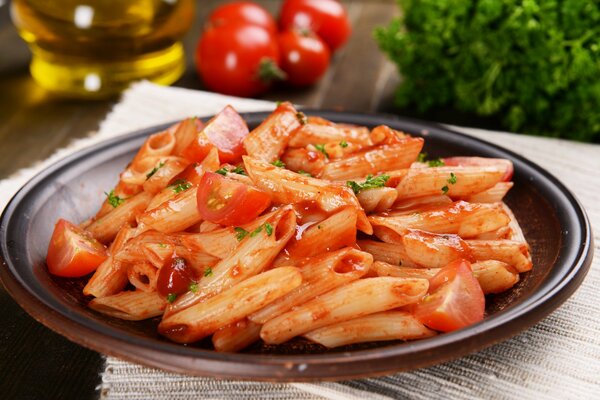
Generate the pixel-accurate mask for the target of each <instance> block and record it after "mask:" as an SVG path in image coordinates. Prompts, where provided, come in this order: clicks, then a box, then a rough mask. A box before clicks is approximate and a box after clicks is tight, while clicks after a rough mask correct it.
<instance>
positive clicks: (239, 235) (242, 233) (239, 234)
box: [233, 226, 250, 241]
mask: <svg viewBox="0 0 600 400" xmlns="http://www.w3.org/2000/svg"><path fill="white" fill-rule="evenodd" d="M233 230H234V231H235V238H236V239H237V240H238V241H241V240H242V239H243V238H245V237H246V235H247V234H249V233H250V232H248V231H247V230H245V229H244V228H240V227H239V226H236V227H235V228H233Z"/></svg>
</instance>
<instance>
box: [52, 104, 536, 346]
mask: <svg viewBox="0 0 600 400" xmlns="http://www.w3.org/2000/svg"><path fill="white" fill-rule="evenodd" d="M423 143H424V139H423V138H420V137H415V136H411V135H409V134H407V133H404V132H399V131H396V130H394V129H392V128H390V127H387V126H378V127H373V128H368V127H362V126H353V125H348V124H336V123H333V122H330V121H327V120H325V119H323V118H320V117H312V116H308V117H307V116H305V115H304V114H303V113H302V112H300V111H298V110H296V109H295V108H294V107H293V105H292V104H290V103H282V104H280V105H278V106H277V108H276V109H275V110H274V111H273V113H272V114H271V115H270V116H268V117H267V118H266V119H265V120H264V121H263V122H262V123H261V124H260V125H259V126H257V127H255V128H254V129H252V130H250V129H249V128H248V126H247V125H246V122H245V121H244V120H243V118H242V117H241V116H240V115H239V114H238V113H237V112H236V111H235V110H234V109H233V108H232V107H230V106H228V107H226V108H225V109H224V110H223V111H221V112H220V113H219V114H217V115H216V116H214V117H213V118H212V119H210V120H209V121H206V122H202V121H200V120H199V119H197V118H191V119H186V120H184V121H182V122H180V123H178V124H175V125H173V126H172V127H170V128H168V129H166V130H165V131H162V132H157V133H155V134H153V135H151V136H150V137H149V138H148V139H147V140H146V142H145V143H144V144H143V145H142V147H141V148H140V149H139V151H138V152H137V154H136V155H135V157H134V158H133V160H132V162H131V164H129V165H128V166H127V168H126V169H125V170H124V171H123V172H122V173H121V175H120V177H119V181H118V183H117V184H116V185H115V187H114V188H113V189H112V190H110V191H107V192H106V199H105V201H104V203H103V204H102V206H101V207H100V209H99V210H98V212H97V213H96V215H94V216H93V217H92V218H90V219H89V220H88V221H85V222H83V223H81V224H80V225H75V224H73V223H71V222H69V221H66V220H63V219H61V220H59V221H58V223H57V224H56V226H55V229H54V233H53V235H52V239H51V241H50V245H49V249H48V255H47V265H48V269H49V272H50V273H52V274H55V275H58V276H63V277H71V278H73V277H84V276H90V277H89V279H88V280H87V284H86V285H85V288H84V289H83V292H84V294H85V295H87V296H91V297H92V298H93V299H92V300H91V301H90V303H89V306H90V307H91V308H92V309H94V310H96V311H97V312H100V313H103V314H106V315H109V316H112V317H115V318H121V319H126V320H134V321H136V320H143V319H147V318H155V317H160V323H159V324H158V332H159V333H160V334H161V335H163V336H165V337H167V338H169V339H170V340H172V341H175V342H178V343H194V342H197V341H199V340H202V339H204V338H206V337H209V336H212V340H213V344H214V347H215V349H216V350H217V351H240V350H243V349H244V348H246V347H248V346H250V345H251V344H253V343H255V342H257V341H261V340H262V341H263V342H265V343H267V344H280V343H284V342H286V341H288V340H291V339H293V338H296V337H303V338H304V340H310V341H313V342H316V343H319V344H321V345H323V346H325V347H337V346H342V345H347V344H352V343H360V342H372V341H387V340H414V339H420V338H427V337H431V336H433V335H436V334H438V333H441V332H449V331H453V330H456V329H461V328H464V327H466V326H469V325H471V324H474V323H476V322H478V321H480V320H481V319H483V316H484V309H485V295H486V294H490V293H500V292H502V291H505V290H508V289H510V288H511V287H513V286H514V285H515V284H516V283H517V282H518V281H519V274H520V273H522V272H526V271H528V270H530V269H531V268H532V261H531V257H530V254H529V246H528V244H527V242H526V241H525V238H524V235H523V233H522V231H521V229H520V227H519V224H518V222H517V221H516V219H515V217H514V215H513V213H512V212H511V210H510V209H509V208H508V206H507V205H506V204H505V203H504V202H503V197H504V196H505V195H506V193H507V192H508V191H509V190H510V188H511V187H512V182H510V179H511V177H512V173H513V167H512V163H511V162H510V161H508V160H504V159H491V158H480V157H450V158H444V159H435V160H427V159H426V156H425V155H424V154H423V153H422V152H421V150H422V147H423Z"/></svg>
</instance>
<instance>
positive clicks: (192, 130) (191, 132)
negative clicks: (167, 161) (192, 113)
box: [173, 117, 204, 155]
mask: <svg viewBox="0 0 600 400" xmlns="http://www.w3.org/2000/svg"><path fill="white" fill-rule="evenodd" d="M203 128H204V124H203V123H202V121H201V120H200V118H196V117H194V118H187V119H184V120H183V121H181V122H180V123H179V124H177V126H176V129H174V133H173V136H174V137H175V146H174V147H173V154H177V155H181V154H182V153H183V150H185V149H186V148H187V147H188V146H189V145H190V144H191V143H192V142H193V141H194V139H196V137H197V136H198V132H200V131H201V130H202V129H203Z"/></svg>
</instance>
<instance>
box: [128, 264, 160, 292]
mask: <svg viewBox="0 0 600 400" xmlns="http://www.w3.org/2000/svg"><path fill="white" fill-rule="evenodd" d="M127 277H128V278H129V283H131V284H132V285H133V286H135V288H136V289H138V290H141V291H142V292H155V291H156V279H157V278H158V274H157V270H156V267H154V266H153V265H152V264H149V263H141V264H135V265H131V266H129V268H127Z"/></svg>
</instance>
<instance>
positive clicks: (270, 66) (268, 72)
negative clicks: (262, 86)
mask: <svg viewBox="0 0 600 400" xmlns="http://www.w3.org/2000/svg"><path fill="white" fill-rule="evenodd" d="M286 78H287V75H286V73H285V72H283V70H282V69H281V68H279V66H278V65H277V63H276V62H275V61H273V59H271V58H266V57H265V58H263V59H262V60H260V64H259V66H258V79H260V81H261V82H264V83H269V82H273V81H283V80H285V79H286Z"/></svg>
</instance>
